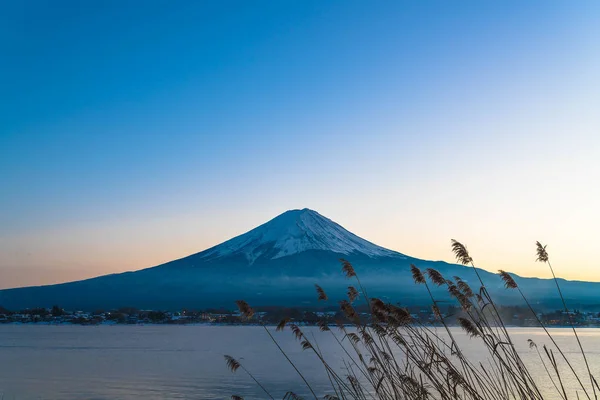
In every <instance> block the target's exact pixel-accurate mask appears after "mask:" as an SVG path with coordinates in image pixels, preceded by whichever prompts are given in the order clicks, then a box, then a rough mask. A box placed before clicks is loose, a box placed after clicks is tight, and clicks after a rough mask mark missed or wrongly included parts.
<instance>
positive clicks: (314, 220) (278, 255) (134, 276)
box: [0, 209, 600, 310]
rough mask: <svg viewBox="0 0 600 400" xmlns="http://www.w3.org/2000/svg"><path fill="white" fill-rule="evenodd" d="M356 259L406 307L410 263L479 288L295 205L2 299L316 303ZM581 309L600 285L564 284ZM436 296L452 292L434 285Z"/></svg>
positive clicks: (541, 298) (339, 286)
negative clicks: (162, 254)
mask: <svg viewBox="0 0 600 400" xmlns="http://www.w3.org/2000/svg"><path fill="white" fill-rule="evenodd" d="M340 258H345V259H347V260H349V261H350V262H352V263H353V265H354V266H355V269H356V271H357V273H358V274H359V276H360V279H361V282H362V283H363V285H364V286H366V287H367V288H368V291H369V295H372V296H378V297H382V298H384V299H387V300H388V301H392V302H399V303H401V304H405V305H410V304H415V305H422V304H428V300H427V299H428V297H427V292H425V291H424V290H423V288H422V287H420V286H418V285H415V284H414V282H413V280H412V277H411V273H410V265H411V264H415V265H416V266H418V267H419V268H421V269H426V268H435V269H437V270H438V271H440V272H441V273H442V274H443V275H444V276H445V277H446V278H452V277H454V276H460V277H461V278H463V280H465V281H467V282H470V283H471V284H472V285H473V286H474V287H478V286H479V285H477V284H476V282H477V278H476V275H475V272H474V270H473V269H472V268H468V267H464V266H461V265H456V264H449V263H445V262H441V261H438V262H434V261H426V260H420V259H417V258H413V257H410V256H407V255H405V254H402V253H399V252H396V251H392V250H389V249H386V248H383V247H381V246H378V245H376V244H373V243H371V242H369V241H367V240H365V239H362V238H360V237H358V236H356V235H355V234H353V233H351V232H349V231H347V230H346V229H344V228H343V227H342V226H340V225H338V224H337V223H335V222H333V221H331V220H330V219H328V218H326V217H324V216H322V215H321V214H319V213H317V212H316V211H313V210H309V209H302V210H290V211H287V212H284V213H283V214H281V215H279V216H277V217H275V218H273V219H272V220H270V221H268V222H267V223H265V224H263V225H260V226H258V227H257V228H255V229H252V230H251V231H249V232H247V233H245V234H242V235H240V236H237V237H234V238H233V239H230V240H228V241H226V242H223V243H221V244H219V245H217V246H214V247H212V248H209V249H207V250H204V251H202V252H200V253H196V254H193V255H190V256H187V257H185V258H181V259H178V260H175V261H171V262H168V263H166V264H162V265H159V266H156V267H152V268H147V269H143V270H139V271H135V272H126V273H121V274H112V275H106V276H100V277H97V278H93V279H87V280H82V281H77V282H69V283H63V284H58V285H48V286H38V287H25V288H18V289H5V290H1V291H0V305H1V306H3V307H6V308H8V309H23V308H32V307H51V306H52V305H54V304H59V305H60V306H61V307H64V308H66V309H71V310H75V309H77V310H93V309H112V308H118V307H136V308H141V309H163V310H178V309H181V308H208V307H226V308H232V307H233V302H234V301H235V300H237V299H245V300H247V301H248V302H250V303H251V304H254V305H256V306H273V305H281V306H283V305H285V306H305V307H310V306H317V301H316V296H315V292H314V284H315V283H318V284H319V285H321V286H322V287H323V288H324V289H325V290H326V291H327V293H328V294H329V296H330V297H331V298H342V297H343V296H344V294H345V292H346V290H347V287H348V286H349V285H350V284H352V282H350V281H348V280H346V279H345V278H344V277H343V276H342V275H341V273H340V265H339V259H340ZM479 273H480V275H481V276H482V279H483V280H484V283H485V284H486V287H487V288H488V290H489V291H490V292H491V293H492V295H493V296H495V298H496V299H498V300H499V302H501V303H502V302H504V303H517V302H518V301H519V298H518V297H517V296H516V294H515V293H514V292H511V291H507V290H505V289H504V288H503V285H502V282H501V280H500V279H499V277H498V276H497V275H496V274H492V273H490V272H487V271H485V270H481V269H480V270H479ZM515 280H516V281H517V283H518V284H519V286H520V287H521V289H522V290H523V291H524V292H525V293H526V294H527V295H528V297H529V299H530V300H531V301H534V302H537V303H538V304H541V305H544V306H546V307H553V306H554V305H555V304H558V301H559V300H558V298H557V296H556V293H555V286H554V282H553V281H551V280H547V279H537V278H521V277H519V276H515ZM561 288H562V290H563V295H565V296H566V297H567V299H568V300H569V301H570V302H571V304H572V306H580V307H581V306H585V305H593V304H600V283H592V282H579V281H562V282H561ZM435 290H436V292H435V294H436V296H440V298H443V296H446V295H445V293H444V292H443V291H442V290H441V289H435Z"/></svg>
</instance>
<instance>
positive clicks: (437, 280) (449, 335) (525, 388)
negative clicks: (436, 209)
mask: <svg viewBox="0 0 600 400" xmlns="http://www.w3.org/2000/svg"><path fill="white" fill-rule="evenodd" d="M540 249H541V250H540ZM452 251H453V252H454V254H455V255H456V257H457V260H458V261H459V262H460V263H461V264H463V265H468V266H470V267H472V268H473V270H474V271H475V274H476V276H477V279H478V280H479V284H480V287H479V289H478V290H477V291H475V290H473V289H472V288H471V287H470V286H469V285H468V284H467V283H466V281H464V280H462V279H461V278H460V277H453V278H452V279H448V278H446V277H444V276H443V275H442V274H441V273H440V272H439V271H437V270H435V269H431V268H429V269H427V270H426V271H425V273H423V272H422V271H421V270H420V269H419V268H418V267H417V266H415V265H411V273H412V276H413V279H414V281H415V283H416V284H419V285H423V286H424V287H425V290H426V291H427V294H428V297H429V299H430V301H431V307H432V312H433V315H434V316H435V324H434V325H433V326H428V325H427V324H424V323H422V322H420V321H416V320H414V319H413V318H412V317H411V314H410V313H409V311H408V310H407V309H405V308H402V307H399V306H396V305H393V304H390V303H385V302H384V301H382V300H381V299H378V298H370V297H369V296H368V294H367V291H366V289H365V287H364V286H363V285H362V283H361V281H360V280H359V277H358V274H357V273H356V270H355V268H354V266H353V265H352V264H351V263H350V262H349V261H347V260H343V259H342V260H340V262H341V266H342V272H343V274H344V275H345V276H346V277H347V278H349V279H354V280H356V285H357V287H358V288H359V290H357V289H355V288H354V287H353V286H349V287H348V292H347V299H344V300H341V301H340V302H339V307H340V310H341V313H342V315H343V317H344V318H343V320H339V321H337V322H336V324H337V327H338V331H339V333H336V332H335V331H334V330H333V329H331V327H330V326H329V324H328V322H327V321H321V322H320V323H319V324H318V325H319V329H320V331H322V332H329V333H330V334H331V335H332V336H333V338H334V343H335V345H337V346H339V347H340V348H341V349H342V351H343V354H344V355H345V358H344V359H343V361H342V363H343V366H344V368H343V371H345V372H344V373H342V372H341V371H338V370H336V368H334V367H333V366H332V365H331V364H330V363H329V362H328V361H327V360H326V359H325V355H324V353H323V352H322V351H321V349H320V348H319V346H318V344H317V341H316V338H315V336H314V335H313V336H312V339H309V338H308V337H307V336H306V335H305V333H304V332H303V331H302V329H301V327H300V326H298V325H297V324H295V323H294V322H293V321H290V320H289V319H287V318H286V319H284V320H282V321H281V322H280V323H279V325H278V326H277V328H276V331H283V330H285V329H289V330H291V332H292V334H293V335H294V337H295V338H296V339H297V340H298V341H299V342H300V345H301V347H302V349H303V350H306V351H311V352H312V353H313V354H314V355H315V356H316V359H317V361H318V362H319V363H320V364H321V365H322V366H323V367H324V370H325V373H326V375H327V379H328V381H329V383H330V385H331V388H330V392H331V393H333V394H327V395H324V396H323V397H322V398H323V399H326V400H367V399H373V400H429V399H432V400H433V399H436V400H438V399H439V400H454V399H460V400H517V399H518V400H538V399H539V400H541V399H544V398H546V397H547V398H560V399H562V400H568V399H569V398H577V399H579V391H575V393H574V396H569V389H568V388H567V387H566V386H565V382H564V379H563V376H562V375H561V372H560V364H559V362H558V361H557V360H556V357H555V356H554V350H556V351H558V352H559V354H560V355H561V357H562V361H564V363H565V364H566V365H567V366H568V367H569V369H570V371H571V373H572V374H573V375H574V377H575V379H576V381H577V383H578V385H579V387H580V389H581V390H582V392H583V393H584V394H585V396H586V397H587V398H588V399H590V400H591V398H590V393H589V389H588V388H586V387H585V385H584V384H583V382H582V381H581V379H580V378H579V376H578V375H577V372H576V371H575V369H574V368H573V365H572V363H571V362H570V361H569V359H568V358H567V357H566V355H565V353H564V351H562V350H561V348H560V347H559V346H558V343H557V342H556V341H555V340H554V338H553V337H552V334H551V333H550V331H548V329H547V328H546V327H545V326H544V324H543V323H542V321H541V320H540V318H539V317H538V316H537V314H536V312H535V310H534V309H533V307H532V306H531V303H530V302H529V301H528V300H527V297H526V296H525V294H524V293H523V292H522V291H521V289H520V288H519V286H518V285H517V283H516V282H515V281H514V279H513V278H512V277H511V276H510V275H509V274H508V273H506V272H504V271H499V274H500V278H501V279H502V280H503V281H504V284H505V287H506V288H507V289H510V290H517V291H518V292H519V294H520V296H521V298H522V299H523V300H524V301H525V303H526V305H527V307H528V308H529V310H530V311H531V312H532V314H533V315H534V317H535V318H536V321H537V323H538V324H539V325H540V326H541V328H542V329H543V331H544V332H545V334H546V336H548V338H550V340H551V342H552V345H553V346H554V348H555V349H552V348H548V347H547V346H543V350H544V352H543V353H542V352H540V350H539V349H538V347H537V345H536V344H535V343H534V342H533V341H531V340H530V341H529V344H530V348H531V349H534V348H535V351H536V352H537V355H538V357H539V359H540V361H541V363H542V365H543V367H544V369H545V372H546V375H547V378H548V379H549V380H550V382H551V383H552V387H553V388H554V393H544V394H542V391H541V390H540V379H541V378H542V377H535V378H534V376H533V375H532V374H531V372H530V370H529V369H528V368H527V366H526V365H525V363H524V362H523V360H522V359H521V354H519V351H517V349H516V347H515V345H514V343H513V340H512V338H511V337H510V333H509V331H508V329H507V327H506V325H505V324H504V322H503V321H502V318H501V314H500V312H499V310H498V307H497V305H496V303H495V302H494V300H493V299H492V296H490V294H489V292H488V290H487V288H486V286H485V284H484V282H483V280H482V279H481V276H480V274H479V271H478V269H477V268H476V267H475V264H474V262H473V258H472V257H471V256H470V254H469V252H468V251H467V248H466V246H464V245H462V244H461V243H460V242H457V241H455V240H453V241H452ZM540 251H541V253H540ZM538 260H539V261H543V262H546V263H548V265H549V267H550V269H551V271H552V275H553V277H554V281H555V283H556V285H557V289H558V292H559V295H560V297H561V299H562V301H563V306H564V308H565V311H566V312H567V314H568V315H569V318H570V314H569V313H568V309H567V306H566V302H565V300H564V297H563V295H562V292H561V291H560V286H559V284H558V280H557V279H556V276H555V275H554V271H553V270H552V267H551V266H550V264H549V261H548V257H547V253H546V252H545V247H543V246H541V245H540V244H539V243H538ZM430 285H434V286H436V287H438V288H443V289H445V290H447V292H448V294H449V295H450V297H451V298H452V299H454V301H456V302H457V303H458V305H459V306H460V308H459V309H460V312H459V313H460V315H458V316H456V317H457V321H458V323H459V326H460V327H461V329H462V330H463V331H464V332H465V333H466V334H467V335H468V336H469V337H470V338H471V340H478V341H479V342H480V343H481V344H482V345H483V346H484V348H485V349H486V350H487V357H488V358H487V360H486V361H485V364H484V362H482V361H477V360H474V359H470V358H469V357H468V356H467V355H466V354H465V352H464V351H463V349H462V348H461V346H460V345H459V343H458V341H457V340H456V337H455V332H453V330H452V329H450V326H449V325H448V322H447V317H448V316H446V315H444V314H443V313H442V311H441V310H440V307H439V305H440V301H439V300H438V299H437V298H436V295H434V291H433V290H432V289H431V286H430ZM315 286H316V290H317V299H318V300H319V301H328V300H329V297H328V296H327V293H326V292H325V290H324V289H323V288H322V287H321V286H319V285H315ZM436 293H437V292H436ZM237 304H238V308H239V309H240V313H241V314H242V316H243V317H244V318H248V319H250V318H252V317H253V315H254V311H253V310H252V308H251V307H250V306H249V305H248V304H247V303H246V302H244V301H238V302H237ZM358 305H359V306H360V307H362V309H365V308H366V309H367V310H368V312H367V313H366V315H364V314H360V313H359V312H358V311H357V306H358ZM570 324H571V327H572V329H573V332H574V334H575V337H576V338H577V343H578V345H579V349H580V350H581V353H582V354H583V357H584V360H585V365H586V368H587V372H588V374H589V377H590V383H591V386H592V392H593V396H594V399H595V400H597V397H596V388H597V387H598V386H597V385H598V384H597V383H596V380H595V378H594V377H593V375H592V373H591V371H590V368H589V364H588V361H587V358H586V355H585V352H584V351H583V346H582V345H581V342H580V341H579V336H578V335H577V331H576V330H575V327H574V324H573V322H572V320H570ZM261 325H262V326H263V328H264V329H265V331H266V332H267V334H268V336H269V338H270V339H271V340H272V341H273V343H274V344H275V345H276V347H277V348H278V349H279V351H280V352H281V353H282V354H283V355H284V357H285V358H286V360H287V361H288V362H289V363H290V364H291V365H292V367H293V368H294V369H295V371H296V372H297V374H298V376H299V377H300V378H301V380H302V381H303V382H304V384H305V385H306V387H307V388H308V390H309V391H310V393H311V394H312V396H313V397H314V398H315V399H317V398H318V396H317V394H316V393H315V391H314V390H313V388H312V387H311V385H310V384H309V383H308V381H307V380H306V378H305V377H304V375H303V374H302V373H301V372H300V370H299V369H298V368H297V366H296V365H295V363H294V361H293V360H292V359H290V357H289V356H288V355H287V354H286V352H285V351H284V350H283V349H282V348H281V346H280V345H279V343H278V342H277V340H276V339H275V337H274V336H273V335H272V333H271V332H270V330H269V329H268V328H267V326H265V325H264V324H263V323H261ZM438 326H441V327H442V328H443V330H444V333H445V336H443V335H440V334H439V333H438V332H437V331H436V329H437V328H436V327H438ZM344 343H346V344H344ZM228 357H229V356H226V360H227V363H228V367H229V368H230V369H231V370H232V371H234V370H235V369H237V368H240V366H241V364H239V362H238V361H237V360H234V359H233V358H231V357H229V358H228ZM231 360H233V361H235V362H236V363H237V364H233V365H235V366H237V367H236V368H235V369H234V368H232V361H231ZM238 364H239V366H238ZM242 368H243V367H242ZM244 370H245V371H246V372H247V373H248V375H250V377H251V378H252V379H254V381H255V382H256V383H257V384H258V385H259V386H260V387H261V389H262V390H263V391H264V392H265V393H266V394H267V395H268V396H269V397H270V398H273V397H272V396H271V395H270V394H269V392H268V391H267V390H266V389H265V388H264V387H263V386H262V385H261V384H260V383H259V382H258V381H257V380H256V379H255V378H254V376H252V375H251V374H250V373H249V372H248V371H247V370H246V369H245V368H244ZM599 390H600V388H599ZM235 398H236V399H240V398H239V396H238V397H235ZM298 398H299V397H298V395H297V394H295V393H293V392H287V393H286V394H285V396H284V399H287V400H293V399H298Z"/></svg>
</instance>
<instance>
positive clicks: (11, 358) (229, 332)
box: [0, 325, 600, 400]
mask: <svg viewBox="0 0 600 400" xmlns="http://www.w3.org/2000/svg"><path fill="white" fill-rule="evenodd" d="M273 329H274V328H273ZM452 329H453V331H454V334H456V335H457V338H458V341H459V342H460V344H461V347H462V348H463V349H465V351H468V352H470V353H471V354H469V356H471V357H473V358H477V359H481V360H484V359H485V358H486V353H485V351H484V350H483V349H482V348H481V347H480V341H479V340H475V339H474V340H471V339H469V338H468V337H466V336H465V335H464V333H463V332H462V331H461V330H460V329H458V328H452ZM509 329H510V333H511V335H512V337H513V340H514V342H515V344H516V346H517V347H518V348H519V350H522V357H523V359H524V361H525V363H526V364H527V365H528V367H530V368H531V372H532V374H533V375H534V376H535V377H539V378H540V382H542V384H541V385H540V386H541V388H542V389H543V390H544V391H546V392H547V393H548V394H549V398H553V397H552V395H553V394H555V392H553V388H552V386H551V383H550V382H549V381H548V380H547V377H546V375H545V371H544V370H543V368H542V366H541V365H540V363H539V358H538V356H537V353H535V351H534V350H530V349H528V345H527V339H530V338H531V339H533V340H534V341H536V342H538V344H542V343H546V340H545V337H544V336H543V332H542V331H541V330H540V329H530V328H509ZM305 332H307V333H308V334H309V335H310V334H311V332H312V333H314V335H315V338H316V339H317V342H318V344H319V346H320V348H321V350H322V351H323V353H324V354H325V358H327V359H328V360H329V361H330V362H331V363H332V364H334V365H337V366H338V367H339V370H340V371H341V372H343V369H342V368H343V367H342V365H340V362H339V361H340V360H341V357H342V354H341V353H342V351H341V349H340V348H339V346H338V345H337V344H335V342H334V340H333V339H332V337H331V335H330V334H326V333H322V332H319V331H318V330H317V329H316V328H306V329H305ZM551 332H552V334H553V336H554V337H555V339H556V341H557V343H558V344H559V345H560V346H561V347H562V349H563V351H564V352H565V353H566V354H567V356H568V357H570V358H571V359H572V360H575V361H579V360H580V357H581V355H580V354H579V351H578V348H577V345H576V342H575V340H574V338H573V336H572V332H571V331H570V330H569V329H552V330H551ZM580 336H581V339H582V342H583V345H584V347H585V348H586V353H587V355H588V360H589V361H590V363H591V368H592V372H593V373H594V374H598V373H600V351H599V350H600V329H595V328H588V329H582V330H580ZM275 337H276V339H277V340H278V341H280V343H281V345H282V347H283V348H284V349H285V351H286V352H288V354H289V355H290V357H291V358H292V359H293V360H294V361H296V362H297V365H298V367H299V369H300V370H301V371H302V372H303V373H304V374H305V375H306V377H307V379H308V381H309V382H310V383H311V384H312V385H313V387H314V388H315V389H316V391H317V393H318V394H325V393H328V392H327V390H328V389H329V386H330V385H329V382H328V381H327V376H326V374H324V373H323V367H322V366H321V365H320V364H319V363H318V362H317V360H316V359H315V357H314V354H312V353H309V352H303V351H302V350H301V348H300V345H299V343H298V342H297V341H296V340H295V339H294V338H293V335H292V334H291V332H289V330H288V331H285V332H278V333H276V334H275ZM224 354H229V355H232V356H234V357H236V358H238V359H240V358H241V359H242V360H241V361H242V363H243V364H244V365H245V366H246V367H247V368H248V369H249V370H250V371H251V372H252V373H253V374H254V375H255V376H256V377H257V378H258V379H259V381H261V383H263V384H264V385H265V386H266V387H267V388H268V389H269V390H271V391H272V392H273V394H274V395H275V397H276V398H282V397H283V394H284V393H285V392H286V391H288V390H293V391H295V392H297V393H298V394H301V395H307V393H306V388H305V387H303V385H302V383H301V381H300V380H299V378H298V376H297V375H296V374H295V372H294V371H293V369H292V368H291V367H290V366H289V365H288V364H287V363H286V361H285V359H284V358H283V356H282V355H281V354H280V353H278V352H277V349H276V348H275V347H274V345H273V344H272V343H271V342H270V341H269V339H268V337H267V335H266V333H265V332H264V331H263V329H262V328H261V327H255V326H137V325H136V326H93V327H82V326H66V325H62V326H39V325H38V326H32V325H3V326H0V360H2V361H1V362H0V393H2V394H3V395H4V399H7V400H8V399H11V400H12V399H16V400H29V399H48V400H51V399H57V400H58V399H61V400H75V399H78V400H79V399H96V400H103V399H123V400H138V399H144V400H152V399H166V398H168V399H215V400H216V399H225V398H229V396H231V395H232V394H238V395H241V396H243V397H244V398H245V399H246V400H248V399H253V400H258V399H262V398H264V393H261V392H260V389H259V388H258V387H256V385H255V384H254V383H253V382H252V381H251V380H250V379H249V378H248V377H247V376H246V375H245V374H244V373H243V371H241V370H238V372H237V373H236V374H232V373H231V372H229V371H228V370H227V368H226V367H225V363H224V360H223V355H224ZM581 364H582V363H581V362H575V368H576V369H577V370H578V371H579V370H581V368H584V367H583V365H581ZM582 373H583V370H582ZM564 375H565V382H566V383H567V386H568V387H574V382H573V381H572V380H570V379H571V378H570V377H569V376H568V373H566V372H565V374H564ZM306 398H308V397H306Z"/></svg>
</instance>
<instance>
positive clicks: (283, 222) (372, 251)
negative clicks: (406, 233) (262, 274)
mask: <svg viewBox="0 0 600 400" xmlns="http://www.w3.org/2000/svg"><path fill="white" fill-rule="evenodd" d="M307 250H327V251H332V252H335V253H341V254H352V253H355V252H358V253H362V254H364V255H367V256H369V257H404V255H402V254H400V253H398V252H395V251H392V250H388V249H385V248H383V247H380V246H377V245H376V244H373V243H371V242H369V241H367V240H364V239H362V238H360V237H358V236H356V235H355V234H353V233H351V232H349V231H347V230H346V229H344V228H343V227H341V226H340V225H338V224H336V223H335V222H333V221H332V220H330V219H328V218H326V217H324V216H322V215H321V214H319V213H318V212H316V211H313V210H309V209H308V208H305V209H303V210H290V211H286V212H284V213H283V214H281V215H279V216H277V217H275V218H273V219H272V220H271V221H269V222H267V223H265V224H263V225H260V226H259V227H257V228H255V229H253V230H251V231H249V232H247V233H245V234H243V235H240V236H237V237H235V238H233V239H230V240H228V241H226V242H224V243H222V244H220V245H218V246H215V247H213V248H210V249H208V250H206V251H204V252H203V253H202V257H203V258H220V257H227V256H232V255H239V254H242V255H244V256H245V257H246V259H247V260H248V261H249V262H250V263H253V262H254V261H255V260H256V259H258V258H259V257H267V258H269V259H277V258H281V257H285V256H289V255H292V254H296V253H301V252H304V251H307Z"/></svg>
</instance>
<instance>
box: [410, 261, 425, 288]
mask: <svg viewBox="0 0 600 400" xmlns="http://www.w3.org/2000/svg"><path fill="white" fill-rule="evenodd" d="M410 272H411V273H412V276H413V279H414V281H415V283H417V284H423V283H425V277H424V276H423V273H422V272H421V270H420V269H419V268H417V267H416V266H415V265H414V264H410Z"/></svg>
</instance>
